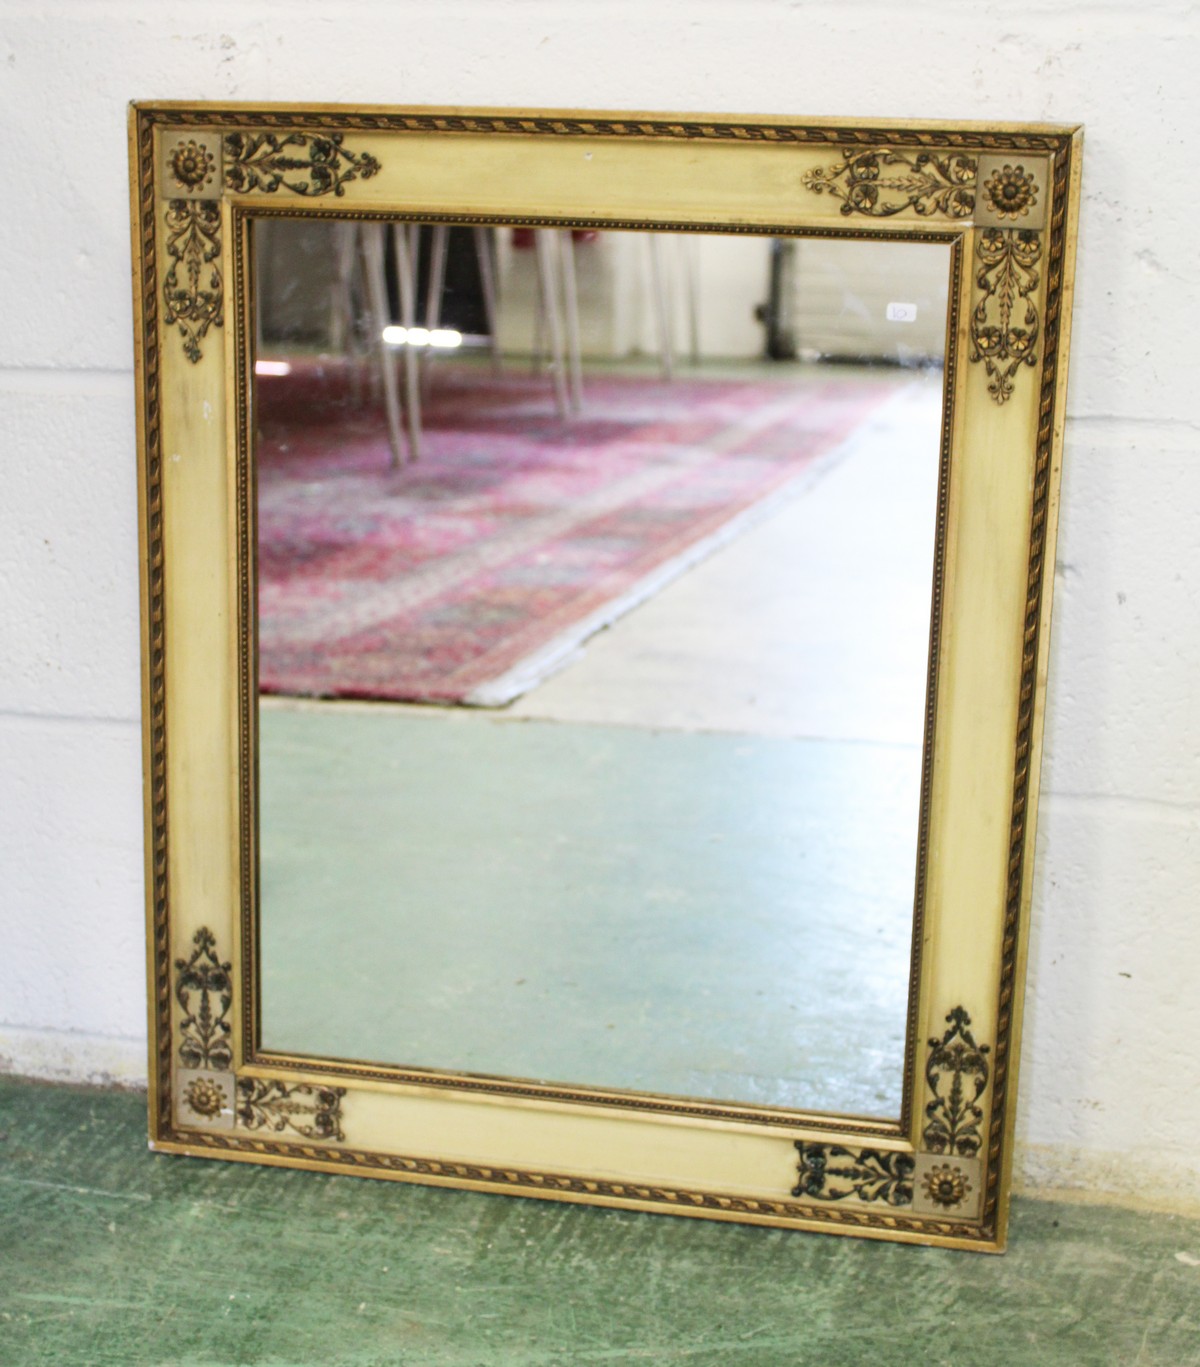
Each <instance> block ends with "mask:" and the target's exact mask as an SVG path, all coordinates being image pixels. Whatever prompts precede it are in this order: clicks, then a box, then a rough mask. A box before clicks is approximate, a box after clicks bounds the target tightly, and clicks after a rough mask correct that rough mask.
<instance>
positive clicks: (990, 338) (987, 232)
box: [971, 228, 1042, 404]
mask: <svg viewBox="0 0 1200 1367" xmlns="http://www.w3.org/2000/svg"><path fill="white" fill-rule="evenodd" d="M1041 256H1042V239H1041V236H1040V235H1039V234H1038V233H1036V232H1031V231H1030V230H1029V229H1026V228H1021V229H1014V228H980V229H979V231H978V233H977V235H976V241H975V257H976V263H977V264H976V270H975V288H976V290H977V291H978V292H979V302H978V303H977V304H976V305H975V308H974V310H973V311H972V313H971V360H972V361H982V362H983V363H984V366H985V367H986V369H987V374H988V377H989V378H988V393H989V394H990V395H991V396H992V398H993V399H994V400H995V401H996V403H998V404H999V403H1004V402H1006V401H1007V400H1008V399H1009V398H1010V397H1011V395H1012V392H1013V381H1014V379H1015V377H1016V374H1017V372H1018V371H1019V370H1020V368H1021V367H1022V366H1023V365H1027V366H1032V365H1034V364H1035V362H1036V361H1037V349H1038V339H1039V337H1040V336H1041V323H1040V321H1039V319H1038V311H1037V305H1036V303H1035V300H1034V293H1035V291H1036V290H1037V287H1038V284H1039V283H1040V275H1039V272H1038V269H1037V266H1038V262H1039V261H1040V260H1041Z"/></svg>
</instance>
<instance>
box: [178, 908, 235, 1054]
mask: <svg viewBox="0 0 1200 1367" xmlns="http://www.w3.org/2000/svg"><path fill="white" fill-rule="evenodd" d="M192 944H193V945H194V948H193V950H192V954H191V957H190V958H187V959H176V960H175V1000H176V1001H177V1002H178V1003H179V1005H180V1006H181V1007H182V1008H183V1017H182V1019H181V1020H180V1022H179V1061H180V1063H181V1064H182V1065H183V1066H184V1067H185V1068H191V1069H208V1070H210V1071H214V1072H227V1071H228V1070H229V1069H230V1068H232V1067H233V1047H232V1044H231V1043H230V1034H231V1026H230V1023H229V1019H228V1017H229V1008H230V1007H231V1006H232V1005H233V966H232V965H231V964H229V963H223V962H222V961H221V957H220V955H219V954H218V953H217V940H216V936H215V935H214V934H213V933H212V931H211V930H209V929H208V927H207V926H202V927H201V928H200V929H199V930H198V931H197V932H196V933H195V935H194V936H193V937H192Z"/></svg>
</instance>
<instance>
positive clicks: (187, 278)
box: [162, 132, 380, 364]
mask: <svg viewBox="0 0 1200 1367" xmlns="http://www.w3.org/2000/svg"><path fill="white" fill-rule="evenodd" d="M162 169H163V184H164V186H165V187H166V191H167V194H168V196H169V197H168V199H167V207H166V217H165V223H166V229H167V239H166V254H167V257H168V259H169V260H170V262H171V264H170V267H169V268H168V270H167V274H166V278H165V279H164V281H163V304H164V309H163V322H164V323H165V324H166V325H167V326H168V327H170V326H177V327H178V328H179V332H180V336H181V337H182V339H183V351H184V355H185V356H186V357H187V358H188V360H189V361H191V362H192V363H193V364H194V363H195V362H197V361H199V360H200V358H201V356H202V355H203V352H202V350H201V345H200V344H201V343H202V342H203V340H204V338H205V336H206V335H207V333H208V331H209V329H210V328H218V327H220V326H221V325H222V324H223V322H224V302H223V299H224V290H223V282H222V278H221V269H220V264H219V263H220V258H221V206H220V198H221V194H222V191H223V190H228V191H230V192H231V193H233V194H247V193H249V192H251V191H259V192H261V193H263V194H268V195H272V194H275V193H277V192H278V191H280V190H287V191H290V192H291V193H292V194H296V195H304V196H306V197H307V198H309V199H314V198H318V197H319V196H321V195H337V196H340V195H343V194H345V187H346V186H347V185H348V184H349V183H350V181H352V180H368V179H369V178H370V177H371V176H373V175H375V174H376V173H377V172H378V171H379V169H380V166H379V162H378V161H377V160H376V159H375V158H374V157H373V156H371V155H370V153H368V152H354V151H351V150H350V149H349V148H347V147H346V146H344V142H343V135H342V134H341V133H330V134H328V135H319V134H313V133H296V132H293V133H229V134H226V136H225V137H224V138H223V139H222V138H220V137H219V136H218V135H217V134H214V133H196V134H194V135H191V136H189V137H186V138H181V139H179V141H178V142H174V143H171V144H170V145H168V146H166V147H164V149H163V152H162Z"/></svg>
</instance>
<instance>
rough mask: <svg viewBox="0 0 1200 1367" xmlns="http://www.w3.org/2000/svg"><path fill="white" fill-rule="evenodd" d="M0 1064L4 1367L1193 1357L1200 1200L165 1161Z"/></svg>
mask: <svg viewBox="0 0 1200 1367" xmlns="http://www.w3.org/2000/svg"><path fill="white" fill-rule="evenodd" d="M144 1132H145V1127H144V1098H142V1097H140V1096H138V1095H135V1094H130V1093H120V1092H103V1091H90V1090H85V1089H75V1088H66V1087H50V1086H46V1085H42V1084H31V1083H27V1082H18V1081H15V1080H13V1079H10V1078H0V1136H2V1138H0V1363H3V1364H4V1367H25V1364H43V1363H44V1364H55V1365H56V1367H57V1365H58V1364H75V1363H80V1364H87V1367H141V1364H172V1365H173V1367H218V1364H220V1365H221V1367H225V1365H226V1364H230V1365H232V1364H250V1363H253V1364H269V1367H285V1364H286V1365H291V1364H297V1365H298V1364H321V1367H342V1365H343V1364H344V1367H368V1365H369V1367H385V1364H386V1365H387V1367H391V1364H405V1365H407V1367H450V1365H451V1364H452V1365H453V1367H482V1364H500V1363H505V1364H544V1365H547V1367H550V1365H554V1367H557V1364H574V1363H603V1364H608V1363H623V1362H645V1363H680V1364H687V1367H707V1365H708V1364H717V1363H732V1364H737V1365H738V1367H760V1365H761V1367H774V1364H780V1367H785V1365H786V1367H796V1365H800V1367H803V1365H804V1364H818V1365H819V1367H840V1365H841V1364H863V1363H866V1364H871V1365H872V1367H903V1364H909V1363H911V1364H921V1367H943V1365H944V1364H954V1367H991V1365H992V1364H997V1365H1000V1364H1003V1365H1004V1367H1024V1365H1025V1364H1037V1365H1038V1367H1053V1365H1054V1364H1064V1365H1065V1364H1070V1367H1090V1364H1121V1367H1189V1365H1190V1364H1200V1222H1191V1221H1185V1220H1182V1219H1178V1218H1174V1217H1171V1216H1167V1215H1146V1214H1133V1213H1130V1212H1125V1211H1115V1210H1105V1209H1100V1208H1095V1207H1080V1206H1068V1205H1057V1204H1050V1203H1042V1202H1035V1201H1019V1202H1018V1203H1017V1204H1016V1210H1015V1216H1014V1221H1013V1228H1012V1238H1011V1247H1010V1251H1009V1253H1008V1254H1007V1255H1006V1256H1005V1257H1003V1258H988V1257H984V1256H981V1255H976V1254H965V1253H951V1252H945V1251H942V1250H938V1249H920V1248H905V1247H898V1246H890V1245H884V1244H870V1243H866V1242H860V1241H857V1240H847V1239H839V1238H833V1237H830V1236H827V1235H804V1234H794V1233H784V1232H781V1231H775V1230H762V1229H754V1228H750V1227H743V1226H737V1225H720V1224H713V1223H708V1222H705V1221H694V1220H685V1219H679V1218H674V1217H667V1216H655V1215H640V1214H634V1213H626V1212H622V1211H604V1210H592V1209H588V1208H585V1207H575V1206H565V1205H555V1204H552V1203H543V1202H537V1201H528V1200H520V1199H514V1198H511V1197H503V1196H481V1195H475V1194H472V1193H465V1192H449V1191H439V1190H434V1189H430V1188H422V1187H410V1186H403V1185H400V1184H391V1183H386V1182H374V1181H368V1180H363V1179H358V1178H349V1177H332V1178H331V1177H324V1176H315V1175H312V1174H309V1173H298V1172H284V1171H276V1170H272V1169H269V1168H256V1167H249V1166H240V1165H235V1164H224V1163H215V1162H208V1161H204V1160H195V1159H182V1158H171V1157H168V1156H166V1155H157V1156H152V1155H150V1154H149V1153H147V1151H146V1145H145V1138H144Z"/></svg>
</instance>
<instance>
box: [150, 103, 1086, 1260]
mask: <svg viewBox="0 0 1200 1367" xmlns="http://www.w3.org/2000/svg"><path fill="white" fill-rule="evenodd" d="M1080 138H1081V134H1080V130H1079V129H1077V128H1062V127H1055V126H1050V125H994V126H993V125H987V126H985V125H979V124H964V125H951V124H937V123H924V124H901V125H900V126H898V127H897V126H895V125H887V126H884V125H881V124H873V123H871V122H865V123H862V124H846V123H845V122H832V121H822V120H799V119H788V118H783V119H760V118H749V119H747V118H729V117H717V118H714V117H712V116H707V115H706V116H699V115H661V114H595V113H578V112H576V113H563V112H555V111H551V112H546V111H533V112H529V111H504V110H490V111H489V110H411V109H410V110H406V109H390V108H357V109H344V108H337V107H319V108H306V107H301V106H271V107H266V108H252V107H250V106H247V105H235V106H221V105H186V104H178V103H170V102H168V103H153V104H142V105H137V106H135V107H134V108H133V109H132V111H131V116H130V153H131V172H132V200H131V203H132V208H133V225H134V235H133V237H134V279H135V292H134V301H135V326H136V332H135V342H136V351H135V354H136V360H137V376H138V424H139V425H138V440H139V453H140V465H139V470H140V481H141V482H140V491H141V519H142V522H141V527H142V546H143V557H142V591H143V623H144V633H143V661H144V700H145V708H144V716H145V734H144V744H145V758H146V787H145V792H146V850H147V865H146V867H147V926H148V936H149V941H148V943H149V964H150V980H151V994H150V1002H149V1019H150V1023H151V1046H150V1047H151V1061H150V1073H151V1095H150V1133H151V1142H152V1145H153V1146H154V1148H155V1149H156V1150H158V1151H160V1152H164V1153H177V1154H188V1155H207V1156H211V1157H219V1158H227V1159H234V1160H237V1161H250V1162H262V1163H276V1164H281V1165H285V1166H290V1167H301V1168H312V1169H317V1170H321V1171H325V1172H333V1173H353V1174H363V1175H368V1176H374V1177H383V1178H389V1179H393V1180H399V1181H410V1182H426V1183H432V1184H435V1185H437V1184H440V1185H447V1186H456V1187H469V1188H473V1189H476V1190H481V1191H488V1192H496V1193H504V1194H509V1195H524V1196H536V1197H539V1198H547V1199H555V1200H566V1201H583V1202H588V1203H593V1204H601V1205H612V1206H621V1207H627V1208H632V1209H636V1210H642V1211H658V1212H663V1213H672V1214H686V1215H693V1216H703V1217H705V1218H712V1219H717V1220H738V1221H746V1222H749V1223H755V1224H765V1225H778V1226H782V1227H788V1228H794V1229H805V1230H817V1231H820V1230H827V1231H836V1232H840V1233H857V1234H863V1235H866V1236H869V1237H874V1238H887V1239H895V1240H900V1241H907V1242H933V1243H938V1244H942V1245H945V1246H949V1247H957V1248H969V1249H977V1250H998V1249H1000V1248H1002V1247H1003V1245H1004V1241H1005V1237H1006V1222H1007V1209H1008V1207H1007V1202H1008V1172H1009V1165H1010V1162H1011V1150H1012V1135H1013V1116H1014V1109H1013V1108H1014V1099H1015V1076H1016V1063H1017V1058H1018V1053H1019V1045H1020V1023H1021V986H1022V974H1023V963H1024V952H1025V939H1026V934H1027V923H1028V915H1029V905H1030V899H1031V889H1032V886H1033V883H1032V871H1031V870H1032V864H1031V855H1032V849H1033V833H1034V819H1035V815H1036V809H1037V788H1038V759H1039V754H1040V746H1041V735H1042V725H1043V706H1044V698H1045V682H1046V670H1047V663H1048V653H1047V652H1048V645H1047V642H1048V635H1047V626H1048V622H1049V604H1050V588H1051V580H1052V576H1051V575H1050V574H1048V573H1047V566H1048V565H1052V564H1053V552H1054V537H1055V527H1056V517H1057V507H1058V501H1057V500H1058V483H1059V472H1060V463H1061V454H1062V419H1063V413H1064V406H1065V385H1066V359H1067V343H1068V339H1069V322H1070V304H1071V291H1072V281H1073V274H1072V272H1073V254H1074V240H1075V223H1076V215H1077V209H1078V202H1079V166H1080V145H1081V144H1080Z"/></svg>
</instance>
